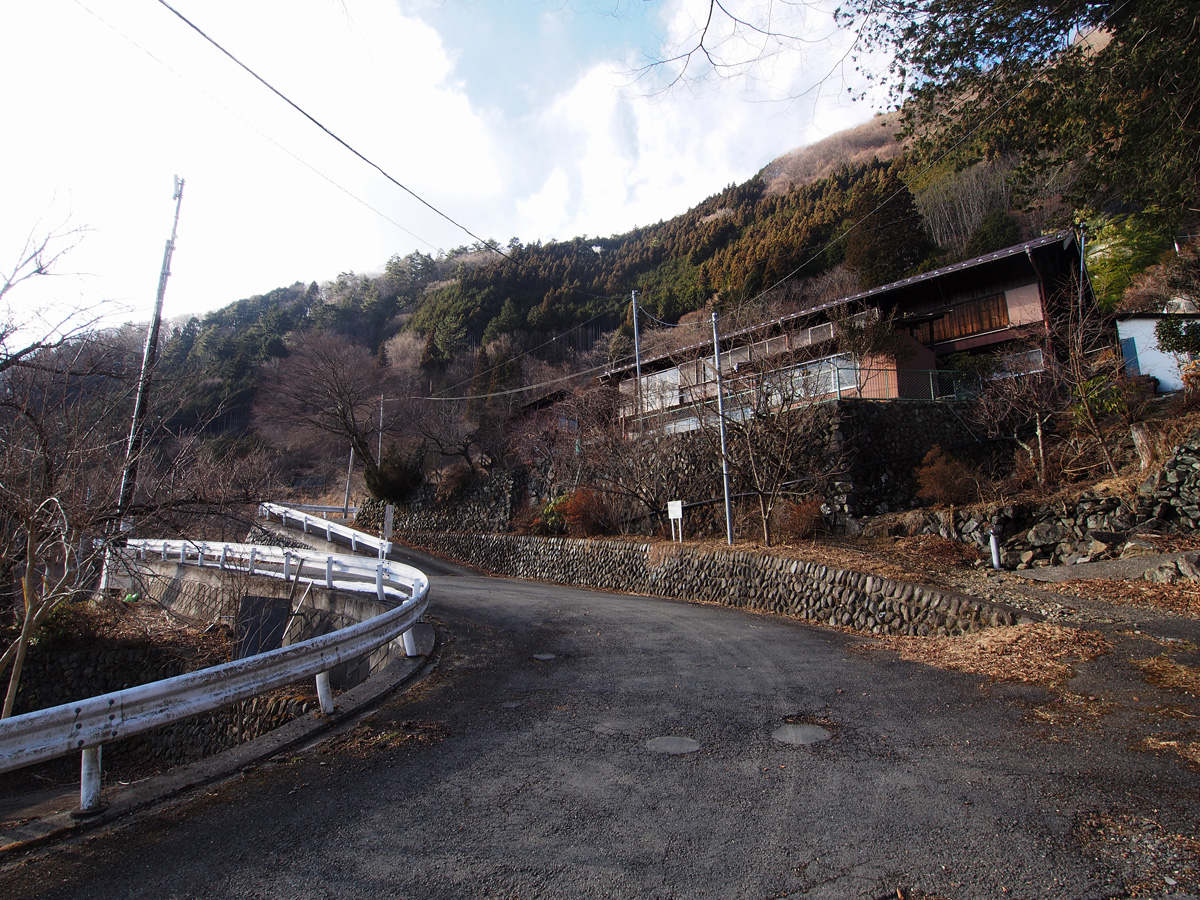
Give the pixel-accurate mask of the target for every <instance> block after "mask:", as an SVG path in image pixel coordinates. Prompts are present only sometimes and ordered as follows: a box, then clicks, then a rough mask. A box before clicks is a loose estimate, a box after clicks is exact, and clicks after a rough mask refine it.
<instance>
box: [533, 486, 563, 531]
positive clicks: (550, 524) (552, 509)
mask: <svg viewBox="0 0 1200 900" xmlns="http://www.w3.org/2000/svg"><path fill="white" fill-rule="evenodd" d="M566 502H567V495H566V494H562V495H561V496H558V497H555V498H554V499H553V500H550V501H549V502H547V503H546V505H545V506H543V507H542V508H541V510H540V511H539V512H538V514H537V515H535V516H534V517H533V521H532V522H531V523H530V524H529V530H530V531H531V532H533V533H534V534H566V533H567V522H566V519H564V518H563V513H562V507H563V506H564V504H566Z"/></svg>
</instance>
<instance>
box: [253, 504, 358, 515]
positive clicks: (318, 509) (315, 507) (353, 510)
mask: <svg viewBox="0 0 1200 900" xmlns="http://www.w3.org/2000/svg"><path fill="white" fill-rule="evenodd" d="M272 505H274V504H272ZM290 508H291V509H298V510H301V511H302V512H311V513H323V514H325V515H347V516H352V515H355V514H357V513H358V507H357V506H322V505H320V504H317V503H293V504H292V505H291V507H290Z"/></svg>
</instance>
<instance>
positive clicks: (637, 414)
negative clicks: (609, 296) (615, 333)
mask: <svg viewBox="0 0 1200 900" xmlns="http://www.w3.org/2000/svg"><path fill="white" fill-rule="evenodd" d="M714 315H715V314H714ZM633 366H634V372H635V374H636V375H637V391H636V392H635V394H634V398H635V399H634V403H635V404H636V405H635V408H634V411H633V413H634V419H635V420H636V422H637V428H638V431H641V430H642V342H641V338H640V337H639V335H638V314H637V291H633Z"/></svg>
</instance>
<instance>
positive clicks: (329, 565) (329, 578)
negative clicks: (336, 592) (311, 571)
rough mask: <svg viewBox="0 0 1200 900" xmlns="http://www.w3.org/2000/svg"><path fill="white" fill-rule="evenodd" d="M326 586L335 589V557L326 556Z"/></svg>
mask: <svg viewBox="0 0 1200 900" xmlns="http://www.w3.org/2000/svg"><path fill="white" fill-rule="evenodd" d="M325 587H327V588H329V589H330V590H331V591H332V590H333V557H332V556H327V557H325Z"/></svg>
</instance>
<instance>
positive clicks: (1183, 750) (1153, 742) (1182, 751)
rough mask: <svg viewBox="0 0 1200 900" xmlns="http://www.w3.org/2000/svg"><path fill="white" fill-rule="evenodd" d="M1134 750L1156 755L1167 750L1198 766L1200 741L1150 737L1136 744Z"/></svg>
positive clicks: (1177, 737)
mask: <svg viewBox="0 0 1200 900" xmlns="http://www.w3.org/2000/svg"><path fill="white" fill-rule="evenodd" d="M1136 749H1138V750H1148V751H1149V752H1151V753H1158V752H1161V751H1163V750H1168V751H1170V752H1172V753H1176V754H1178V755H1179V756H1181V757H1183V758H1184V759H1185V760H1187V761H1188V762H1190V763H1191V764H1192V765H1194V766H1200V741H1191V740H1188V739H1187V738H1186V737H1179V736H1167V735H1163V736H1158V737H1155V736H1154V735H1151V736H1149V737H1146V738H1143V739H1142V740H1141V741H1139V742H1138V744H1137V747H1136Z"/></svg>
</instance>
